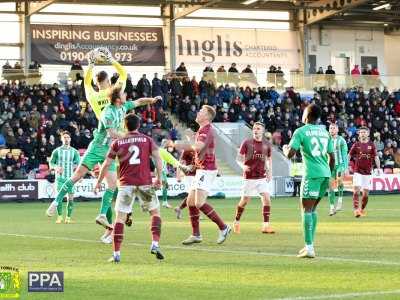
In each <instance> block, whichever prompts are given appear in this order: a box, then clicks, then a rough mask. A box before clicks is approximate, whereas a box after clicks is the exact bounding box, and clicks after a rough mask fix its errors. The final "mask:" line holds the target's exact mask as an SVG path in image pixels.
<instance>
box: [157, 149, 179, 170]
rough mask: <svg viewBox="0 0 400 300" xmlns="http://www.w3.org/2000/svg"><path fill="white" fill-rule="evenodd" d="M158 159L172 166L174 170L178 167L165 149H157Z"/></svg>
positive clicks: (174, 159)
mask: <svg viewBox="0 0 400 300" xmlns="http://www.w3.org/2000/svg"><path fill="white" fill-rule="evenodd" d="M158 151H159V154H160V158H161V159H162V160H163V161H165V162H166V163H167V164H169V165H171V166H173V167H174V168H177V167H179V161H178V160H177V159H176V158H175V157H174V156H173V155H172V154H171V153H169V152H168V151H167V150H166V149H164V148H161V147H160V148H158Z"/></svg>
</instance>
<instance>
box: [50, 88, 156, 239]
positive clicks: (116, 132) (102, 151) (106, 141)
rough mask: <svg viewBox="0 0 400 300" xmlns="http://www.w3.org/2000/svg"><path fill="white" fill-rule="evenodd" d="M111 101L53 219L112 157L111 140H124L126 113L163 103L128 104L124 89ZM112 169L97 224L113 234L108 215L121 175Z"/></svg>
mask: <svg viewBox="0 0 400 300" xmlns="http://www.w3.org/2000/svg"><path fill="white" fill-rule="evenodd" d="M110 98H111V99H110V101H111V103H110V104H108V105H107V106H106V107H105V108H104V109H103V111H102V114H101V120H100V122H99V127H98V129H97V131H96V132H95V133H94V139H93V141H92V142H91V143H90V144H89V147H88V149H87V150H86V152H85V155H84V156H83V158H82V161H81V163H80V165H79V167H78V168H77V169H76V170H75V173H74V174H73V175H72V176H71V178H70V179H68V180H67V181H66V182H65V183H64V184H63V186H62V187H61V189H60V192H59V193H58V194H57V196H56V198H55V200H54V201H53V202H52V203H51V204H50V206H49V208H48V209H47V212H46V214H47V215H48V216H49V217H51V216H53V215H54V212H55V208H56V207H57V206H58V203H59V202H60V201H62V199H63V198H64V196H65V195H66V194H67V193H68V191H69V190H70V189H71V188H72V187H73V186H74V184H75V183H76V182H78V181H79V180H80V179H81V178H83V177H84V176H85V175H86V174H87V173H88V172H89V171H91V170H93V168H94V166H95V165H97V164H98V163H103V161H104V160H105V158H106V155H107V153H108V150H109V147H110V144H111V140H112V139H117V138H120V137H121V136H123V133H122V128H121V127H122V120H123V118H124V116H125V114H126V112H127V111H129V110H132V109H134V108H135V107H137V106H141V105H147V104H149V103H155V102H157V101H158V100H160V97H159V98H157V97H156V98H141V99H139V100H136V101H134V102H133V101H126V94H125V93H124V92H123V91H122V90H121V88H115V89H114V90H113V91H112V94H111V96H110ZM109 167H110V170H109V172H108V173H107V176H106V181H107V190H106V191H105V193H104V195H103V198H102V203H101V208H100V214H99V216H98V217H97V218H96V223H97V224H99V225H102V226H103V227H105V228H106V229H107V230H108V232H109V233H110V231H111V230H112V225H111V223H110V222H109V221H108V220H107V217H106V214H107V211H108V210H109V209H110V207H111V201H112V198H113V194H114V190H115V188H116V182H117V175H116V166H115V164H111V165H110V166H109ZM103 237H104V236H103Z"/></svg>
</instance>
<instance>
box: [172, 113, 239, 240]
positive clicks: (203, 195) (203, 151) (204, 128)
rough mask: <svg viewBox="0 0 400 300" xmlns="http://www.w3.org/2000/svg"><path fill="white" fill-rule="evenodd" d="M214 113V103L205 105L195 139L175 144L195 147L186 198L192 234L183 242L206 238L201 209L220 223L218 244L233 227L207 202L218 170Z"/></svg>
mask: <svg viewBox="0 0 400 300" xmlns="http://www.w3.org/2000/svg"><path fill="white" fill-rule="evenodd" d="M215 114H216V112H215V109H214V108H213V107H212V106H209V105H203V107H202V108H201V109H200V111H199V112H198V113H197V117H196V122H197V123H198V124H199V125H200V129H199V130H198V131H197V133H196V136H195V141H194V142H193V143H187V142H182V141H177V142H175V147H176V149H178V150H189V149H193V150H195V151H196V166H197V169H196V175H195V178H194V181H193V184H192V186H191V187H190V190H189V195H188V199H187V204H188V207H189V215H190V221H191V224H192V235H190V236H189V237H188V238H187V239H186V240H184V241H183V242H182V244H184V245H191V244H194V243H201V242H202V240H203V239H202V237H201V235H200V226H199V218H200V211H201V212H202V213H204V214H205V215H206V216H207V217H208V218H209V219H211V220H212V221H213V222H214V223H215V224H217V226H218V228H219V230H220V231H219V237H218V239H217V243H218V244H222V243H223V242H224V241H225V240H226V238H227V237H228V235H229V233H230V232H231V227H230V226H229V225H227V224H225V222H224V221H223V220H222V219H221V217H220V216H219V215H218V214H217V212H216V211H215V210H214V208H213V207H212V206H211V205H210V204H208V203H207V197H208V194H209V191H210V188H211V187H212V185H213V183H214V180H215V178H216V177H217V173H218V170H217V165H216V162H215V136H214V130H213V128H212V125H211V122H212V121H213V120H214V118H215ZM171 143H172V145H173V144H174V143H173V142H171Z"/></svg>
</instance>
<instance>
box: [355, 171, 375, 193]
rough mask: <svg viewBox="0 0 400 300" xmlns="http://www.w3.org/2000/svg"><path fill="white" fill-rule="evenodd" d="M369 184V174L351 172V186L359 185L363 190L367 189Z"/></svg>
mask: <svg viewBox="0 0 400 300" xmlns="http://www.w3.org/2000/svg"><path fill="white" fill-rule="evenodd" d="M370 184H371V175H362V174H360V173H354V174H353V186H359V187H361V188H362V189H363V190H369V187H370Z"/></svg>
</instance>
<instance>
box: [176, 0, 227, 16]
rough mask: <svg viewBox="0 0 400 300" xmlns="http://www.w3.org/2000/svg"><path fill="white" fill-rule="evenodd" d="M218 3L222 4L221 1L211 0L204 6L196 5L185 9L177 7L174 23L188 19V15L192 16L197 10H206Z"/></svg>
mask: <svg viewBox="0 0 400 300" xmlns="http://www.w3.org/2000/svg"><path fill="white" fill-rule="evenodd" d="M218 2H221V0H210V1H207V2H204V3H202V4H195V5H189V6H186V7H185V8H183V9H179V8H177V7H175V16H174V21H176V20H178V19H180V18H183V17H186V16H187V15H190V14H191V13H193V12H195V11H196V10H199V9H201V8H205V7H207V6H210V5H213V4H216V3H218Z"/></svg>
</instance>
